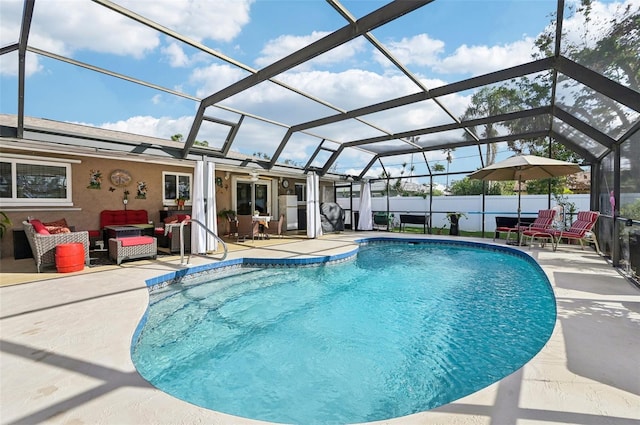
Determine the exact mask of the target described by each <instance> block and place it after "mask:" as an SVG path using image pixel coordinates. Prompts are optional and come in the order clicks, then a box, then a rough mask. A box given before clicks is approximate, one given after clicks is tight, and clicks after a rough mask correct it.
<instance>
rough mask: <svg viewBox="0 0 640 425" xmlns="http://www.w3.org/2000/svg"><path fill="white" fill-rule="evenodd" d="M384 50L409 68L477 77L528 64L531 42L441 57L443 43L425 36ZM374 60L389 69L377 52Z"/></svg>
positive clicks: (467, 48)
mask: <svg viewBox="0 0 640 425" xmlns="http://www.w3.org/2000/svg"><path fill="white" fill-rule="evenodd" d="M387 48H388V49H389V50H390V51H391V52H392V54H393V55H394V56H395V57H396V58H397V59H398V60H399V61H400V62H401V63H403V64H405V65H407V66H408V67H409V68H412V65H414V67H428V68H430V69H432V70H433V71H435V72H438V73H441V74H469V75H480V74H485V73H487V72H491V71H495V70H498V69H504V68H507V67H511V66H514V65H519V64H522V63H526V62H529V61H530V60H531V51H532V49H533V48H534V45H533V38H530V37H529V38H524V39H522V40H518V41H515V42H513V43H508V44H504V45H496V46H483V45H478V46H468V45H466V44H463V45H461V46H460V47H458V48H457V49H456V50H455V52H454V53H453V54H451V55H449V56H445V55H444V54H443V53H444V51H445V43H444V42H443V41H441V40H436V39H433V38H431V37H429V35H427V34H418V35H415V36H413V37H410V38H403V39H402V40H401V41H398V42H395V41H394V42H389V43H387ZM374 59H375V60H376V61H378V62H379V63H380V64H381V65H384V66H389V67H390V66H393V65H392V64H391V62H389V61H388V60H387V59H386V58H384V57H383V56H382V55H381V54H380V52H378V51H375V52H374Z"/></svg>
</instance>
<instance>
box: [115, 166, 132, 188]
mask: <svg viewBox="0 0 640 425" xmlns="http://www.w3.org/2000/svg"><path fill="white" fill-rule="evenodd" d="M111 183H112V184H113V185H114V186H116V187H124V186H126V185H128V184H129V183H131V174H129V172H128V171H125V170H114V171H112V172H111Z"/></svg>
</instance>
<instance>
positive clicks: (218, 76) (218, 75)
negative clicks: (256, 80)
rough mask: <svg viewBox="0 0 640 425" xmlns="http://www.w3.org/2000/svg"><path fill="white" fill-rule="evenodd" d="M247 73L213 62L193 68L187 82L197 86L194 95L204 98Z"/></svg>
mask: <svg viewBox="0 0 640 425" xmlns="http://www.w3.org/2000/svg"><path fill="white" fill-rule="evenodd" d="M247 75H248V74H247V72H246V71H243V70H241V69H239V68H236V67H234V66H231V65H218V64H214V65H209V66H207V67H203V68H196V69H194V70H193V72H192V73H191V75H190V76H189V82H190V83H191V84H193V85H195V86H197V87H198V89H197V92H196V96H198V97H202V98H204V97H207V96H209V95H210V94H212V93H215V92H217V91H218V90H220V89H222V88H224V87H227V86H229V85H231V84H233V83H235V82H236V81H238V80H240V79H242V78H244V77H246V76H247Z"/></svg>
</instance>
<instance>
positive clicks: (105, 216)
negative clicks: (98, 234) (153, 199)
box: [100, 210, 149, 230]
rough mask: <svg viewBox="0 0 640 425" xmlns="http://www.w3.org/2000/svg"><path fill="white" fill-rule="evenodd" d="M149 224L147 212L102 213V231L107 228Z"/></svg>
mask: <svg viewBox="0 0 640 425" xmlns="http://www.w3.org/2000/svg"><path fill="white" fill-rule="evenodd" d="M128 224H149V214H147V210H104V211H101V212H100V230H104V228H105V226H126V225H128Z"/></svg>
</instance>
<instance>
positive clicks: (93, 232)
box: [89, 230, 100, 238]
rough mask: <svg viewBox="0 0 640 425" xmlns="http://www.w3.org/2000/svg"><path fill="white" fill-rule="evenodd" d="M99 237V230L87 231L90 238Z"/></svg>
mask: <svg viewBox="0 0 640 425" xmlns="http://www.w3.org/2000/svg"><path fill="white" fill-rule="evenodd" d="M99 236H100V230H89V237H90V238H97V237H99Z"/></svg>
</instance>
